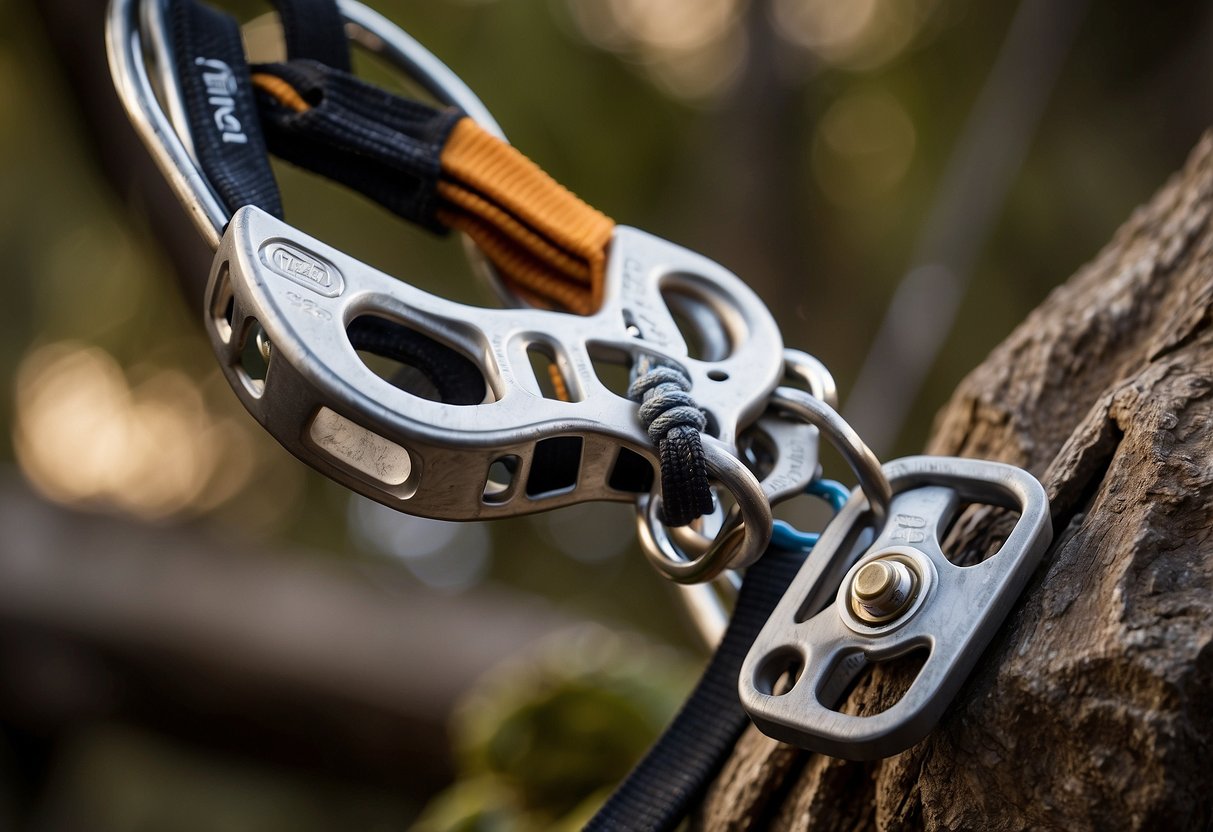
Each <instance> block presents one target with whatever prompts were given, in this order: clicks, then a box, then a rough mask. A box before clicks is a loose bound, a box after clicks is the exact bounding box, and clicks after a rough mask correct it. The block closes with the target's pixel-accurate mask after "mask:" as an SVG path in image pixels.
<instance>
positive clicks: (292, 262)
mask: <svg viewBox="0 0 1213 832" xmlns="http://www.w3.org/2000/svg"><path fill="white" fill-rule="evenodd" d="M271 257H272V258H273V262H274V265H275V266H276V267H277V268H278V271H280V272H282V273H283V274H286V275H289V276H291V277H302V278H305V279H307V280H310V281H312V282H313V283H315V284H316V285H317V286H321V287H323V288H325V289H328V288H330V287H332V285H333V278H332V277H330V276H329V270H328V269H326V268H325V267H324V266H323V265H321V264H320V263H317V262H315V261H314V260H309V259H308V258H307V257H305V256H304V255H303V254H301V253H300V252H297V251H291V250H290V249H289V248H287V247H286V246H278V247H277V248H275V249H274V252H273V254H272V255H271Z"/></svg>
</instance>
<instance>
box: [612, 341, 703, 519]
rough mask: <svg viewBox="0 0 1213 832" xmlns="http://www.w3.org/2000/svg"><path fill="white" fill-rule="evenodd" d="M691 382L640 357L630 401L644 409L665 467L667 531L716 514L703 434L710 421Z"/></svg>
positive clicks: (663, 502) (668, 366)
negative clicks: (699, 403) (711, 513)
mask: <svg viewBox="0 0 1213 832" xmlns="http://www.w3.org/2000/svg"><path fill="white" fill-rule="evenodd" d="M690 389H691V380H690V379H689V378H687V375H686V373H684V372H682V370H680V369H678V368H677V367H675V366H673V365H672V364H670V363H669V362H665V361H662V360H661V359H659V358H656V357H655V356H651V355H642V356H641V357H640V359H639V360H638V361H637V362H636V368H635V370H634V379H633V381H632V383H631V385H630V386H629V387H628V398H630V399H632V401H635V402H638V403H639V404H640V414H639V415H640V422H641V424H643V425H644V427H645V430H647V431H648V434H649V439H650V440H651V441H652V443H653V444H654V445H656V446H657V456H658V459H659V460H660V462H661V510H662V513H663V515H664V517H665V523H666V525H668V526H685V525H687V524H688V523H690V522H691V521H693V520H694V519H695V518H697V517H701V516H703V515H704V514H707V513H708V512H710V511H712V509H713V508H714V502H713V499H712V490H711V488H710V487H709V486H708V465H707V461H706V460H705V458H704V452H703V438H702V435H701V434H702V432H703V429H704V428H705V427H707V417H706V416H705V415H704V413H703V411H702V410H700V409H699V408H698V407H696V406H695V400H694V399H692V398H691V394H690V392H689V391H690Z"/></svg>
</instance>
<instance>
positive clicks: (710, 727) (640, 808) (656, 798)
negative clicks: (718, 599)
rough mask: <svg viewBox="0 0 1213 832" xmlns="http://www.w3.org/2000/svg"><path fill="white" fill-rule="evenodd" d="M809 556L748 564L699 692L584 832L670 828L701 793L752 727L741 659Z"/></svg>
mask: <svg viewBox="0 0 1213 832" xmlns="http://www.w3.org/2000/svg"><path fill="white" fill-rule="evenodd" d="M804 557H805V556H804V554H800V553H792V552H784V551H782V550H779V549H770V550H768V551H767V553H766V555H765V556H764V557H763V558H762V559H761V560H759V561H758V562H757V563H756V564H754V565H753V566H751V567H750V568H749V570H748V571H747V572H746V576H745V583H743V584H742V586H741V593H740V594H739V595H738V597H737V606H736V608H735V609H734V611H733V618H732V620H731V621H730V622H729V627H728V630H726V631H725V635H724V638H723V639H722V640H721V642H720V646H719V647H718V648H717V649H716V654H715V655H714V656H713V657H712V661H711V662H710V663H709V664H708V667H707V670H705V671H704V673H703V676H701V677H700V679H699V683H698V684H697V685H696V686H695V690H694V691H692V693H691V696H690V698H688V699H687V701H686V702H685V703H684V704H683V706H682V709H681V710H680V711H679V712H678V715H677V716H675V717H674V721H673V722H672V723H670V726H669V727H668V728H666V730H665V733H663V734H662V735H661V738H660V739H658V740H657V743H656V744H655V745H654V746H653V747H652V748H650V749H649V753H648V754H646V755H645V757H644V759H643V760H641V761H640V762H639V763H638V764H637V765H636V767H635V768H634V769H632V772H631V774H629V775H628V776H627V779H625V780H624V781H623V783H622V784H621V785H620V786H619V788H618V789H616V791H615V793H614V794H613V795H611V797H610V799H609V800H607V802H606V804H605V805H604V806H603V807H602V808H601V809H600V810H599V811H598V814H596V815H594V817H593V818H591V819H590V822H589V823H588V824H586V827H585V828H586V830H590V832H620V830H650V831H651V832H658V831H659V830H672V829H674V828H675V827H676V826H677V825H678V824H679V823H680V822H681V821H682V819H683V818H684V817H686V814H687V812H689V811H690V809H691V807H692V806H693V805H694V804H695V803H696V802H697V801H698V800H699V799H700V798H701V797H702V796H703V793H704V791H706V790H707V787H708V785H709V784H710V783H711V782H712V780H713V779H715V777H716V775H717V774H718V773H719V771H720V768H721V766H723V765H724V761H725V760H726V759H727V758H728V756H729V754H730V752H731V751H732V750H733V746H734V745H735V744H736V743H737V738H738V737H739V736H740V735H741V732H742V731H743V730H745V727H746V726H747V725H748V724H749V718H748V717H747V716H746V714H745V711H744V710H742V707H741V703H740V702H739V701H738V698H737V677H738V674H740V672H741V663H742V661H744V659H745V656H746V653H747V652H749V649H750V646H751V645H752V644H753V643H754V639H755V638H757V637H758V632H759V631H760V630H761V629H762V626H763V625H764V624H765V623H766V622H767V619H768V618H770V617H771V612H772V611H773V610H774V609H775V605H776V604H777V603H778V602H779V599H780V598H782V597H783V594H784V592H785V590H787V588H788V585H789V584H790V583H791V582H792V578H793V577H795V575H796V572H797V570H799V569H800V566H801V564H802V563H803V562H804Z"/></svg>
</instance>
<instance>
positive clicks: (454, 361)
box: [346, 315, 489, 405]
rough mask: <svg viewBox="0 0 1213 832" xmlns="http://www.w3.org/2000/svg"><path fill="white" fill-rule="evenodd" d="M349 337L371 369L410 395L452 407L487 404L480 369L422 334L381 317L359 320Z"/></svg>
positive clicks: (364, 317) (356, 320)
mask: <svg viewBox="0 0 1213 832" xmlns="http://www.w3.org/2000/svg"><path fill="white" fill-rule="evenodd" d="M346 334H347V336H348V337H349V339H350V345H351V346H352V347H353V348H354V350H355V351H356V352H357V353H358V357H359V358H360V359H362V363H363V364H365V365H366V366H367V369H369V370H370V371H371V372H373V373H374V374H375V375H377V376H379V377H380V378H381V379H383V380H384V381H386V382H388V383H389V384H391V385H392V386H394V387H397V388H399V389H401V390H403V391H404V392H406V393H408V394H410V395H413V396H417V397H418V398H422V399H428V400H429V401H434V402H442V403H443V404H454V405H473V404H480V403H482V402H483V401H484V400H485V393H486V391H487V390H488V389H489V388H488V384H487V382H486V381H485V377H484V373H482V372H481V370H480V368H479V367H478V366H477V365H476V363H475V362H473V361H472V360H471V359H470V358H468V357H467V356H466V355H464V354H463V353H461V352H459V351H458V350H456V349H454V348H452V347H449V346H447V345H446V344H443V343H441V342H440V341H437V340H435V339H434V338H431V337H430V336H429V335H426V334H425V333H423V332H420V331H419V330H416V329H413V328H412V327H410V326H407V325H405V324H403V323H400V322H399V321H395V320H391V319H389V318H383V317H380V316H378V315H360V316H359V317H357V318H355V319H354V320H352V321H351V322H350V324H349V326H348V327H347V328H346Z"/></svg>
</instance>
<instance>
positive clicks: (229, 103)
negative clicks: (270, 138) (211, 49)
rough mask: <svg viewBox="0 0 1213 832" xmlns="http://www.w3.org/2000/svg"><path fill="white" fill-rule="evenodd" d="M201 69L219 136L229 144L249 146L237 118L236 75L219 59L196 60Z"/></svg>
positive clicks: (195, 62)
mask: <svg viewBox="0 0 1213 832" xmlns="http://www.w3.org/2000/svg"><path fill="white" fill-rule="evenodd" d="M194 65H195V66H198V67H200V68H201V71H202V83H203V85H204V86H205V87H206V96H207V97H206V100H207V103H208V104H210V105H211V108H212V110H211V117H212V118H213V119H214V120H215V127H216V128H218V130H219V136H220V137H221V138H222V139H223V141H225V142H227V143H228V144H248V136H246V135H245V133H244V127H243V126H242V125H241V124H240V119H239V118H238V117H237V116H236V98H235V95H236V74H235V73H234V72H232V68H231V67H230V66H228V65H227V64H226V63H225V62H223V61H221V60H219V59H218V58H195V59H194Z"/></svg>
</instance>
